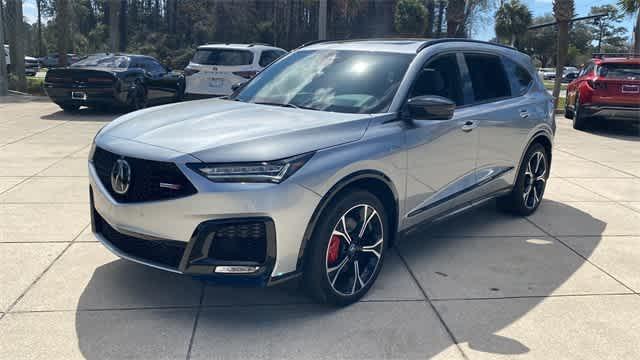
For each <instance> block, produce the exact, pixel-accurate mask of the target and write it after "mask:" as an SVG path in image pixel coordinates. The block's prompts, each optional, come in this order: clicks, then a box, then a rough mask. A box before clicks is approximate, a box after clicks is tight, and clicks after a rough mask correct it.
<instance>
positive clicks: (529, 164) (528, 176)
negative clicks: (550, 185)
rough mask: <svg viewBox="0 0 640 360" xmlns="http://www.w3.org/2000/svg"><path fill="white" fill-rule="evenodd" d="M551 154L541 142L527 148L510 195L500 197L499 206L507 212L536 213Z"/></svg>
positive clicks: (545, 183)
mask: <svg viewBox="0 0 640 360" xmlns="http://www.w3.org/2000/svg"><path fill="white" fill-rule="evenodd" d="M549 166H550V163H549V155H548V154H547V150H546V149H545V148H544V146H542V145H541V144H540V143H534V144H532V145H531V146H530V147H529V149H528V150H527V152H526V154H525V156H524V158H523V159H522V164H520V170H519V173H518V178H517V179H516V183H515V185H514V187H513V189H512V190H511V193H509V195H506V196H504V197H501V198H499V199H498V207H499V208H500V209H502V210H504V211H506V212H509V213H512V214H515V215H522V216H527V215H530V214H532V213H534V212H535V211H536V210H537V209H538V206H539V205H540V202H542V196H543V195H544V190H545V188H546V186H547V179H548V178H549Z"/></svg>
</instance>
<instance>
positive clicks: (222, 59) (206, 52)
mask: <svg viewBox="0 0 640 360" xmlns="http://www.w3.org/2000/svg"><path fill="white" fill-rule="evenodd" d="M191 61H192V62H194V63H196V64H202V65H221V66H239V65H251V64H252V63H253V53H252V52H251V51H246V50H232V49H198V51H196V53H195V54H194V55H193V59H192V60H191Z"/></svg>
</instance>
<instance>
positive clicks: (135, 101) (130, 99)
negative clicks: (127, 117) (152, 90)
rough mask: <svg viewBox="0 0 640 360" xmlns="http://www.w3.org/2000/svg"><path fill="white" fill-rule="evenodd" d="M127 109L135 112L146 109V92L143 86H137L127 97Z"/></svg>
mask: <svg viewBox="0 0 640 360" xmlns="http://www.w3.org/2000/svg"><path fill="white" fill-rule="evenodd" d="M127 107H128V108H129V110H132V111H135V110H140V109H144V108H145V107H147V91H146V90H145V88H144V86H142V85H140V84H137V85H136V86H135V88H134V89H133V90H131V91H130V92H129V94H128V95H127Z"/></svg>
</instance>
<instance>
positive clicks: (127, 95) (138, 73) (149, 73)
mask: <svg viewBox="0 0 640 360" xmlns="http://www.w3.org/2000/svg"><path fill="white" fill-rule="evenodd" d="M44 89H45V92H46V93H47V95H48V96H49V97H50V98H51V100H52V101H53V102H55V103H56V104H58V105H59V106H60V107H61V108H62V109H63V110H65V111H74V110H77V109H78V108H79V107H80V106H91V107H101V106H118V107H126V108H128V109H132V110H137V109H141V108H144V107H145V106H146V105H147V104H148V103H160V102H169V101H179V100H181V99H182V97H183V95H184V76H183V75H182V74H180V73H176V72H173V71H171V70H170V69H168V68H166V67H165V66H163V65H162V64H160V62H159V61H158V60H156V59H154V58H152V57H150V56H144V55H128V54H98V55H93V56H89V57H87V58H86V59H84V60H81V61H78V62H77V63H75V64H73V65H71V66H69V67H67V68H57V69H51V70H49V71H48V72H47V75H46V76H45V79H44Z"/></svg>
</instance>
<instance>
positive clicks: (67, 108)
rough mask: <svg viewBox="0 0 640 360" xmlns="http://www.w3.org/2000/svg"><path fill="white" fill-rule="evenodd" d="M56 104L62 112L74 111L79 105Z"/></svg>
mask: <svg viewBox="0 0 640 360" xmlns="http://www.w3.org/2000/svg"><path fill="white" fill-rule="evenodd" d="M58 106H60V108H61V109H62V110H63V111H64V112H74V111H78V109H79V108H80V105H74V104H58Z"/></svg>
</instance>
